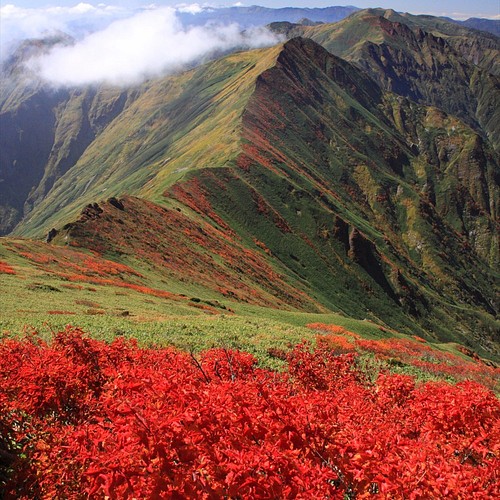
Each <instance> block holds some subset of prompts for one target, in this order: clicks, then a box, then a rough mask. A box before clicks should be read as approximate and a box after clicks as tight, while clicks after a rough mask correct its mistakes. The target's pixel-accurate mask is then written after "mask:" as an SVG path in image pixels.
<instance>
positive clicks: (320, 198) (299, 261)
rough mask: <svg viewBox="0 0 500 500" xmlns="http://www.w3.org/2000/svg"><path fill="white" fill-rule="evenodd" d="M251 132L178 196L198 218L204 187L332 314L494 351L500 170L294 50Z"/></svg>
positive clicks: (480, 150) (464, 143)
mask: <svg viewBox="0 0 500 500" xmlns="http://www.w3.org/2000/svg"><path fill="white" fill-rule="evenodd" d="M244 125H245V127H244V130H243V137H244V146H243V148H244V152H243V153H242V154H241V155H240V157H239V158H238V168H226V169H220V170H211V171H202V172H200V173H199V174H196V175H193V176H192V178H191V179H190V180H188V181H186V182H185V183H180V184H178V185H176V186H174V187H173V189H172V190H171V191H170V194H171V195H173V196H175V197H176V198H177V199H179V200H183V201H184V202H185V203H186V202H187V201H189V202H191V203H192V204H194V205H195V204H196V199H193V198H192V197H191V196H190V193H191V192H192V189H193V186H194V185H197V186H202V187H203V189H202V195H203V198H204V199H208V200H209V201H210V203H211V204H212V206H213V207H214V209H215V211H216V212H218V213H219V215H220V214H221V213H222V214H223V216H222V218H223V219H224V220H225V221H226V222H227V223H228V224H229V225H230V226H231V227H237V228H238V229H239V231H241V232H242V233H243V234H246V235H248V237H250V238H251V237H258V239H259V240H260V241H261V242H262V243H264V245H265V247H266V248H267V249H269V253H270V255H271V256H272V257H273V258H274V259H276V260H278V261H279V262H281V263H284V264H285V265H286V266H287V267H288V269H289V270H290V273H291V275H292V276H293V277H294V279H299V280H301V281H302V282H303V283H305V284H307V286H309V287H311V289H312V290H314V291H315V293H316V295H317V296H318V298H319V299H320V300H321V301H322V302H323V303H324V304H326V305H328V307H330V308H332V309H333V310H339V309H340V310H341V311H343V312H344V313H346V314H348V315H351V316H354V317H358V318H362V317H368V318H370V317H371V318H373V317H376V318H378V319H381V320H383V321H386V322H387V323H388V324H390V325H392V326H395V325H397V326H398V328H405V327H406V328H407V329H408V330H410V329H413V330H414V329H415V328H416V327H417V326H416V325H419V327H421V328H423V329H424V330H427V331H429V330H430V331H433V332H435V334H436V335H437V336H438V337H441V338H461V339H462V341H464V340H465V339H467V338H468V340H469V341H471V340H473V339H472V338H471V336H472V337H474V338H475V341H477V340H478V339H479V338H480V337H484V336H487V337H489V338H490V339H495V338H496V339H498V325H495V321H494V315H495V311H496V307H497V305H496V303H495V300H496V299H495V291H494V290H495V283H496V284H497V285H498V275H497V274H496V273H495V271H494V270H493V269H494V266H495V264H494V263H495V262H498V251H497V247H496V244H495V242H496V241H497V234H496V230H495V223H494V221H495V218H496V217H498V184H497V183H496V181H495V175H497V174H498V165H497V163H496V161H495V157H494V155H493V153H492V152H491V151H490V150H489V149H488V147H487V145H485V144H484V143H483V142H482V140H481V139H480V138H479V137H478V136H477V134H475V133H474V132H473V131H472V130H471V129H470V128H468V127H467V126H466V125H464V124H463V123H461V122H459V121H458V120H456V119H453V118H451V117H447V116H446V115H445V114H443V113H442V112H439V111H437V110H435V109H433V108H422V107H418V106H416V105H414V104H412V103H411V102H409V101H405V100H402V99H398V98H397V97H396V96H394V95H390V94H384V93H383V92H381V91H380V90H379V89H378V88H377V86H376V85H375V84H374V83H373V81H371V80H370V79H368V78H367V77H366V76H364V75H363V74H362V73H360V72H358V71H357V70H356V69H355V68H353V67H352V66H350V65H349V64H347V63H345V62H344V61H342V60H340V59H338V58H335V57H334V56H331V55H329V54H328V53H327V52H326V51H325V50H324V49H322V48H321V47H320V46H318V45H317V44H315V43H313V42H310V41H306V40H298V39H296V40H292V41H290V42H288V43H287V44H286V45H285V48H284V50H283V51H282V52H281V54H280V56H279V57H278V60H277V64H276V65H275V67H273V68H271V69H269V70H268V71H266V72H264V73H263V74H262V75H261V77H260V78H259V80H258V84H257V88H256V91H255V94H254V95H253V97H252V99H251V100H250V102H249V105H248V107H247V110H246V113H245V116H244ZM467 169H472V170H470V171H467ZM198 198H200V196H198ZM186 200H187V201H186ZM199 213H200V214H202V213H203V208H202V207H200V208H199ZM480 234H481V236H479V235H480ZM476 238H477V239H476ZM488 262H490V263H491V265H492V267H491V268H490V267H489V265H488ZM472 270H473V272H472ZM336 308H338V309H336Z"/></svg>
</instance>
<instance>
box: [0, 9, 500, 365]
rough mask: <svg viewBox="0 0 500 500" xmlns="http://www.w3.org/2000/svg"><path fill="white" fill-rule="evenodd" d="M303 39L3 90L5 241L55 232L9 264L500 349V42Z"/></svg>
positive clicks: (406, 25) (431, 33)
mask: <svg viewBox="0 0 500 500" xmlns="http://www.w3.org/2000/svg"><path fill="white" fill-rule="evenodd" d="M418 23H420V24H418ZM424 24H425V27H426V29H427V30H428V31H424V30H423V28H422V26H423V25H424ZM449 25H450V26H452V27H450V26H449ZM294 29H295V28H294ZM300 30H302V31H303V35H304V37H303V38H294V39H292V40H290V41H288V42H286V43H284V44H281V45H278V46H275V47H271V48H269V49H260V50H255V51H248V52H238V53H235V54H231V55H229V56H226V57H224V58H221V59H218V60H216V61H212V62H209V63H207V64H205V65H202V66H199V67H197V68H194V69H191V70H189V71H186V72H184V73H181V74H179V75H173V76H169V77H165V78H162V79H158V80H151V81H148V82H146V83H145V84H143V85H140V86H137V87H135V88H130V89H126V90H124V89H122V90H117V89H113V88H104V87H101V88H92V89H90V88H89V89H81V90H74V89H73V90H61V91H58V92H53V91H50V90H49V89H47V88H46V87H44V86H43V85H40V84H35V85H33V86H31V87H29V86H28V87H19V86H18V85H17V86H14V87H12V88H8V89H7V88H3V90H2V95H3V100H2V102H3V104H2V108H1V109H2V112H1V116H0V119H1V120H3V122H2V126H4V124H5V126H6V127H7V129H8V130H9V136H8V138H7V139H6V140H5V142H4V143H3V144H2V169H3V170H2V171H5V172H7V173H8V175H6V176H5V180H4V182H3V183H2V184H1V188H0V189H2V190H3V191H2V200H6V203H5V204H3V212H2V214H1V215H2V227H3V231H4V233H7V232H9V231H10V230H11V229H12V228H14V227H15V231H14V232H15V234H16V235H22V236H30V237H42V236H43V237H45V236H46V235H47V233H49V231H50V238H49V240H50V245H48V246H47V245H42V244H41V243H36V245H35V244H33V245H35V246H34V248H33V249H32V250H30V243H29V242H28V241H27V240H23V243H22V244H21V243H16V242H14V243H12V242H11V243H9V241H10V240H6V241H7V243H6V244H7V246H8V248H9V252H10V255H12V254H13V255H18V256H20V255H21V254H32V255H35V260H34V261H33V262H35V263H37V264H38V265H40V266H41V267H42V268H43V267H44V266H43V262H44V259H45V258H44V257H41V256H40V255H42V256H43V255H44V254H48V255H50V254H51V253H52V252H56V250H55V249H61V250H57V252H59V251H61V252H63V253H61V254H60V257H58V259H60V260H57V259H56V262H55V263H54V266H55V269H52V270H50V273H51V274H53V273H56V274H55V275H56V276H59V278H61V275H60V273H64V271H63V268H64V262H66V260H67V259H66V257H65V256H64V248H66V246H67V245H69V246H70V247H69V248H72V247H77V248H79V249H80V250H81V251H82V252H87V251H89V250H90V251H92V252H94V254H93V255H97V256H100V257H99V258H101V257H103V258H105V259H106V260H107V261H110V262H117V263H119V264H120V265H127V266H130V268H131V269H132V270H134V272H136V273H138V274H136V275H135V274H133V273H132V274H129V275H127V274H126V273H125V275H123V276H122V277H121V278H120V279H121V280H124V282H123V283H124V284H126V285H127V286H126V287H125V288H129V289H134V290H135V288H133V287H146V288H149V289H152V290H153V291H154V290H156V292H155V293H157V294H159V296H162V294H169V293H173V294H174V295H175V296H179V297H183V296H184V297H189V296H192V297H195V298H199V297H203V298H206V300H208V301H209V302H210V303H211V304H212V305H210V304H207V303H205V305H206V306H208V307H212V308H213V307H214V306H213V304H216V306H215V309H217V307H218V306H217V304H219V303H224V304H226V303H227V302H228V301H229V302H230V303H235V304H237V303H239V304H248V305H249V306H252V307H265V308H270V309H276V310H287V311H290V312H309V313H312V312H315V313H326V312H333V313H336V314H338V315H342V316H343V317H347V318H353V319H355V320H364V319H366V320H369V321H371V322H373V323H374V324H377V325H379V326H380V327H381V328H384V329H396V330H398V331H400V332H403V333H407V334H414V335H415V334H416V335H420V336H422V337H425V338H427V339H429V340H433V341H435V342H460V343H462V344H466V345H469V346H471V347H473V348H474V349H476V350H478V351H479V352H480V353H481V354H482V355H487V356H490V357H495V356H498V353H499V348H498V342H499V340H500V328H499V324H498V320H497V315H498V307H499V304H498V295H497V290H498V278H499V276H498V273H497V271H496V269H498V263H499V249H498V227H497V223H496V221H498V220H499V163H498V154H497V152H496V150H495V145H496V144H497V137H496V133H498V128H497V127H495V123H497V120H498V107H496V106H493V107H492V106H491V104H492V103H494V102H496V100H497V99H498V94H497V93H496V92H497V84H498V77H496V76H494V72H495V71H496V70H495V66H494V53H495V50H497V49H496V48H495V45H494V37H492V38H488V37H486V39H485V41H484V44H483V45H481V50H480V51H479V52H478V50H479V49H478V47H479V45H478V44H479V37H480V35H477V34H474V33H476V32H474V33H473V32H471V31H470V30H467V29H466V28H464V27H461V26H459V25H451V23H446V22H445V21H443V20H436V19H435V18H431V19H430V18H421V17H415V16H401V15H398V14H396V13H394V12H392V11H383V15H381V13H380V11H377V10H368V11H362V12H359V13H356V14H354V15H353V16H351V17H350V18H347V19H345V20H344V21H341V22H340V23H337V24H334V25H322V26H302V27H300ZM438 31H439V33H438ZM471 33H472V34H471ZM472 36H475V37H477V38H476V39H475V40H476V42H477V43H476V45H474V44H472V45H471V47H474V46H475V47H476V48H475V49H472V48H469V49H470V50H469V49H467V50H469V52H467V50H466V47H469V45H467V43H465V42H466V41H467V40H472V38H470V37H472ZM445 38H446V40H445ZM313 39H315V40H317V41H320V42H321V44H322V45H324V47H323V46H322V45H320V44H318V43H317V42H316V41H314V40H313ZM354 40H356V43H352V42H353V41H354ZM325 47H326V48H325ZM460 47H461V49H460V50H461V51H462V52H460V51H459V48H460ZM326 49H328V50H329V51H330V52H329V51H327V50H326ZM335 51H337V52H342V56H343V57H344V58H345V59H343V58H342V59H341V58H340V57H338V56H335V55H333V54H332V53H331V52H335ZM459 52H460V53H459ZM382 53H383V54H385V55H384V56H383V57H382V56H381V54H382ZM473 56H474V57H475V56H477V62H476V63H475V64H473V63H472V62H470V59H471V58H473ZM445 61H446V64H444V62H445ZM389 68H392V70H393V73H391V71H392V70H391V71H390V70H389ZM412 68H413V69H412ZM403 69H404V70H403ZM408 69H411V71H409V70H408ZM37 113H38V114H37ZM40 124H43V125H44V126H43V127H39V125H40ZM20 131H22V133H21V132H20ZM41 134H44V135H41ZM18 178H22V179H24V181H25V182H23V183H21V184H20V188H19V189H18V188H17V184H16V182H17V179H18ZM82 209H83V210H82ZM23 215H24V217H23ZM16 245H17V246H16ZM19 245H20V248H18V246H19ZM52 249H54V250H52ZM9 252H8V253H9ZM37 255H38V257H36V256H37ZM21 256H22V255H21ZM73 257H74V256H73ZM73 257H68V259H69V261H71V259H72V258H73ZM16 258H17V257H16ZM74 258H76V257H74ZM37 259H38V260H37ZM39 261H40V262H39ZM8 262H9V261H8V259H7V263H8ZM48 262H49V263H50V262H51V261H50V259H49V261H48ZM96 265H97V264H96ZM107 265H108V264H106V266H107ZM79 266H80V267H81V265H80V264H79ZM49 267H50V266H48V267H47V269H49ZM73 274H74V273H73ZM77 274H78V273H77ZM78 275H81V272H80V273H79V274H78ZM83 276H86V275H85V273H84V274H83ZM59 278H58V279H59ZM73 278H74V276H73V277H72V278H71V277H69V278H68V277H66V279H73ZM87 278H88V276H87V277H86V278H85V279H84V281H85V280H86V279H87ZM106 279H108V278H106ZM94 281H95V279H94ZM100 284H101V285H105V283H102V282H100ZM153 284H154V286H153ZM113 286H119V285H117V282H116V280H115V281H114V282H113ZM131 287H132V288H131ZM136 291H137V290H136ZM179 300H180V302H181V303H182V302H183V299H182V298H181V299H179ZM204 300H205V299H204ZM202 305H203V304H202ZM227 307H232V306H230V305H229V306H227Z"/></svg>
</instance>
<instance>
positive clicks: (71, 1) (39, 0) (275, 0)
mask: <svg viewBox="0 0 500 500" xmlns="http://www.w3.org/2000/svg"><path fill="white" fill-rule="evenodd" d="M78 3H80V2H79V1H78V0H0V6H5V5H8V4H13V5H16V6H18V7H29V8H42V7H45V6H74V5H76V4H78ZM86 3H89V4H92V5H97V4H99V3H105V4H110V5H118V6H128V7H132V6H138V5H141V4H143V5H147V4H151V3H155V4H157V5H161V6H176V5H179V4H181V3H186V4H192V3H198V4H200V5H203V4H205V3H208V4H212V5H234V4H235V3H237V0H229V1H228V0H209V1H204V0H198V1H197V2H195V1H190V0H156V1H155V0H121V1H118V0H107V1H106V0H97V1H92V0H87V2H86ZM239 3H241V4H243V5H254V4H256V5H262V6H265V7H274V8H278V7H327V6H330V5H349V4H351V5H355V6H356V7H360V8H364V7H387V8H392V9H395V10H397V11H404V12H412V13H417V14H420V13H429V14H434V15H445V16H449V17H454V18H457V19H458V18H466V17H478V16H480V17H490V18H493V17H497V18H499V19H500V0H480V1H473V0H359V1H356V0H353V1H352V2H341V1H335V0H309V1H308V0H260V1H259V0H254V1H252V0H250V1H240V2H239Z"/></svg>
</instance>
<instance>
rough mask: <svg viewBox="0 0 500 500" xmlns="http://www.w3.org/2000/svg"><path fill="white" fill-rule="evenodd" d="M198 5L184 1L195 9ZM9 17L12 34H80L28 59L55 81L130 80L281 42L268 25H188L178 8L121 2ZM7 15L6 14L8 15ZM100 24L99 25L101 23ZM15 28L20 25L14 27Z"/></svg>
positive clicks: (12, 11)
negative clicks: (72, 41) (123, 4)
mask: <svg viewBox="0 0 500 500" xmlns="http://www.w3.org/2000/svg"><path fill="white" fill-rule="evenodd" d="M199 8H200V7H199V6H198V5H191V6H189V5H184V6H182V7H181V9H182V10H183V11H184V12H186V10H187V9H190V11H191V12H192V13H193V14H194V13H196V11H197V10H198V9H199ZM1 14H2V23H3V22H4V20H5V19H8V20H9V21H10V23H7V24H10V32H9V33H8V36H10V37H11V38H12V39H15V38H17V39H21V38H32V37H41V36H46V35H48V34H51V33H53V32H55V31H57V30H59V31H63V32H65V33H68V34H70V35H72V36H76V38H77V41H76V43H75V44H74V45H71V46H66V47H64V46H58V47H54V48H52V49H51V50H50V51H49V52H48V53H47V54H44V55H42V56H40V57H37V58H33V59H31V60H30V61H28V63H27V64H28V66H29V68H30V69H31V70H33V71H35V72H36V73H37V74H38V75H39V76H41V77H42V78H43V79H44V80H46V81H47V82H49V83H51V84H53V85H55V86H80V85H88V84H98V83H104V82H105V83H109V84H113V85H123V86H125V85H130V84H134V83H138V82H140V81H142V80H144V79H147V78H151V77H155V76H159V75H162V74H165V73H169V72H174V71H176V70H179V69H181V68H182V67H185V66H186V65H188V64H192V63H194V62H197V61H200V60H202V59H203V58H204V57H206V56H208V55H210V54H213V53H216V52H221V51H223V52H225V51H230V50H234V49H236V48H240V47H241V48H243V47H244V48H255V47H263V46H267V45H272V44H275V43H277V42H278V41H279V40H278V38H277V37H276V36H275V35H273V34H272V33H271V32H269V31H268V30H266V29H263V28H255V29H252V30H249V31H247V32H245V33H242V32H241V28H240V27H239V26H238V25H236V24H231V25H226V26H222V25H214V24H210V25H206V26H192V27H189V28H186V27H184V26H183V25H182V23H181V22H180V20H179V19H178V17H177V15H176V9H174V8H169V7H166V8H157V7H155V6H151V7H150V8H149V9H141V10H140V11H135V12H132V11H126V10H124V9H121V8H115V7H108V6H105V5H102V4H101V5H99V6H97V7H94V6H91V5H89V4H84V3H81V4H78V5H77V6H75V7H72V8H62V7H59V8H55V9H52V10H51V9H45V10H37V9H18V8H16V7H14V6H12V5H8V6H6V7H3V8H2V10H1ZM4 16H5V17H4ZM96 27H97V28H96ZM14 28H15V30H16V31H15V30H14Z"/></svg>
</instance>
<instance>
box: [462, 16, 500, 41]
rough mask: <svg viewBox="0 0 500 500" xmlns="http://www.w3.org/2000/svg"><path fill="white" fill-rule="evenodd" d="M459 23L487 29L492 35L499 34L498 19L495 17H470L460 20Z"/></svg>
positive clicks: (499, 24)
mask: <svg viewBox="0 0 500 500" xmlns="http://www.w3.org/2000/svg"><path fill="white" fill-rule="evenodd" d="M461 24H463V25H464V26H467V28H472V29H475V30H481V31H487V32H489V33H492V34H493V35H496V36H500V21H498V20H495V19H481V18H477V17H471V18H469V19H466V20H465V21H462V22H461Z"/></svg>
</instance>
